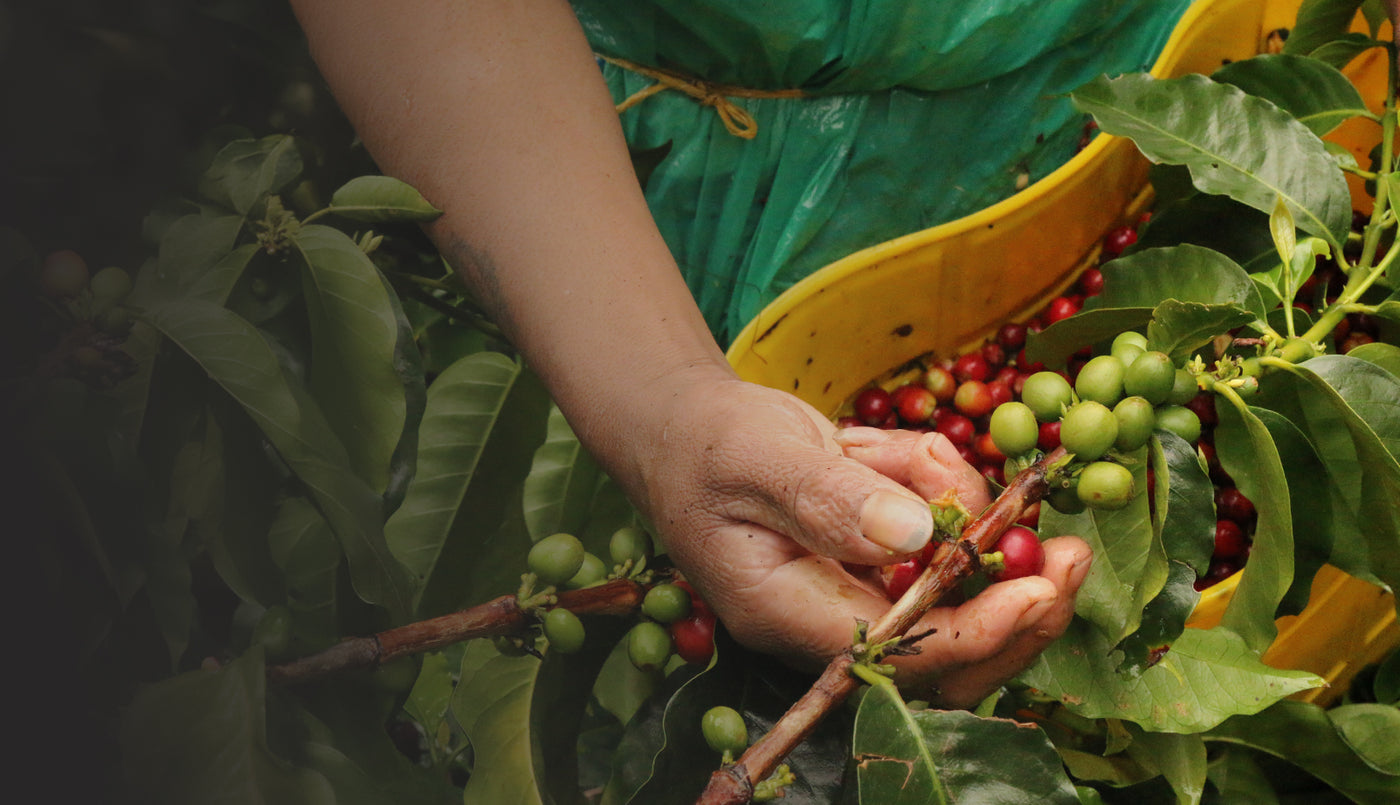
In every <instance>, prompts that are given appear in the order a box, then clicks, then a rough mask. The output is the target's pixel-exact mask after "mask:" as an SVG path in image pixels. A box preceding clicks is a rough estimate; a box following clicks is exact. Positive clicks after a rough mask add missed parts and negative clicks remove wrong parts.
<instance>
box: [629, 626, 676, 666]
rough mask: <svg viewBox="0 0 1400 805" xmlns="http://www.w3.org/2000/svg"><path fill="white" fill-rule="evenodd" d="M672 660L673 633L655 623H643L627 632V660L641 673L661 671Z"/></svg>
mask: <svg viewBox="0 0 1400 805" xmlns="http://www.w3.org/2000/svg"><path fill="white" fill-rule="evenodd" d="M670 658H671V633H670V632H668V631H666V627H665V626H662V625H661V624H659V623H657V622H655V621H642V622H641V623H638V624H637V625H636V626H633V627H632V629H631V630H630V631H628V632H627V659H629V660H631V661H632V665H634V666H636V667H637V669H638V670H641V671H660V670H661V669H662V668H663V667H665V665H666V660H668V659H670Z"/></svg>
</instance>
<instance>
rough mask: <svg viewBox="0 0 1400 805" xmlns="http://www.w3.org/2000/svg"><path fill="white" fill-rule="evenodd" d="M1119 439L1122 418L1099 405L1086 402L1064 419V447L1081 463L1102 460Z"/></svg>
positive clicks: (1067, 413) (1062, 421)
mask: <svg viewBox="0 0 1400 805" xmlns="http://www.w3.org/2000/svg"><path fill="white" fill-rule="evenodd" d="M1117 439H1118V419H1117V417H1115V416H1114V415H1113V412H1112V411H1110V410H1108V408H1107V407H1106V406H1104V405H1103V404H1102V403H1098V402H1093V401H1089V402H1082V403H1078V404H1077V405H1075V406H1074V407H1073V408H1070V409H1069V410H1068V411H1066V412H1065V416H1064V419H1062V420H1060V444H1062V445H1064V448H1065V449H1066V450H1068V451H1069V452H1071V453H1074V455H1075V456H1076V457H1077V458H1079V460H1081V461H1093V460H1094V459H1096V458H1099V457H1100V456H1102V455H1103V454H1104V453H1107V452H1108V449H1109V448H1110V447H1112V446H1113V443H1114V442H1115V441H1117Z"/></svg>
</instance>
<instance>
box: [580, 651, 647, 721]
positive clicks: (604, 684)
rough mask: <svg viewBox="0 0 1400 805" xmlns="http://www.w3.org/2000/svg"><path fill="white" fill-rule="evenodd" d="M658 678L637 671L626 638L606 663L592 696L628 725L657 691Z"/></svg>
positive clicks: (601, 705)
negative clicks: (629, 655)
mask: <svg viewBox="0 0 1400 805" xmlns="http://www.w3.org/2000/svg"><path fill="white" fill-rule="evenodd" d="M658 681H659V680H657V678H656V676H655V675H654V674H648V673H646V672H645V671H641V670H638V668H637V666H635V665H633V664H632V661H631V660H629V659H627V641H625V640H620V641H618V643H617V645H616V646H615V647H614V648H613V652H612V654H611V655H609V656H608V659H607V661H606V662H604V663H603V670H602V671H601V672H599V674H598V682H597V683H596V684H595V685H594V686H593V695H594V696H596V697H597V699H598V705H599V706H600V707H602V708H603V709H604V710H607V711H608V712H609V713H611V714H612V715H613V717H614V718H616V719H617V720H618V723H620V724H626V723H628V722H629V721H631V720H632V716H634V715H636V714H637V711H638V710H639V709H641V706H642V704H643V702H645V701H646V700H647V699H648V698H649V697H651V695H652V694H653V693H655V692H656V688H657V684H658Z"/></svg>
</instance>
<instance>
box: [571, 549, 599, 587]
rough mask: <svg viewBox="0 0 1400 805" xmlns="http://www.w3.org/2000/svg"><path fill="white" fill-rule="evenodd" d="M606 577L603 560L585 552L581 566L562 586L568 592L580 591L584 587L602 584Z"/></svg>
mask: <svg viewBox="0 0 1400 805" xmlns="http://www.w3.org/2000/svg"><path fill="white" fill-rule="evenodd" d="M607 577H608V566H607V565H605V564H603V560H602V559H599V558H598V557H597V556H594V555H593V554H591V553H587V552H585V553H584V554H583V564H582V565H580V566H579V569H578V572H577V573H575V574H574V575H573V576H571V577H569V580H568V581H566V582H564V586H565V587H566V588H568V589H570V590H581V589H583V588H584V587H592V586H593V585H595V584H598V583H600V582H602V581H603V580H604V579H606V578H607Z"/></svg>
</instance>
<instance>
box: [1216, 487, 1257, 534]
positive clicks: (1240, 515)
mask: <svg viewBox="0 0 1400 805" xmlns="http://www.w3.org/2000/svg"><path fill="white" fill-rule="evenodd" d="M1215 513H1216V514H1217V515H1219V516H1220V517H1222V518H1224V519H1227V520H1234V521H1235V522H1236V523H1238V524H1240V525H1242V526H1243V525H1248V524H1249V521H1250V520H1253V519H1254V501H1252V500H1250V499H1249V498H1247V497H1245V494H1244V493H1243V492H1241V491H1240V490H1239V489H1238V488H1237V487H1233V486H1227V487H1225V488H1223V489H1218V490H1216V492H1215Z"/></svg>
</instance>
